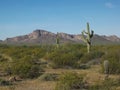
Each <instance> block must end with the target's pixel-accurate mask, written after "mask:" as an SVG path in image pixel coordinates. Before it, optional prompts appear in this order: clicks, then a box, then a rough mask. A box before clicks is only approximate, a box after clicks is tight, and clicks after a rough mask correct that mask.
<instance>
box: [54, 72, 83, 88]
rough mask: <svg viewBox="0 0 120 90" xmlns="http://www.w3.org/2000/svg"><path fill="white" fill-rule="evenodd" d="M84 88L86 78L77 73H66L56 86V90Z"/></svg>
mask: <svg viewBox="0 0 120 90" xmlns="http://www.w3.org/2000/svg"><path fill="white" fill-rule="evenodd" d="M83 88H84V78H83V76H82V75H79V74H77V73H72V72H69V73H64V74H63V75H61V77H60V78H59V81H58V83H57V84H56V87H55V90H73V89H83Z"/></svg>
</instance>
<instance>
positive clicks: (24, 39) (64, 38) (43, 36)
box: [0, 29, 120, 44]
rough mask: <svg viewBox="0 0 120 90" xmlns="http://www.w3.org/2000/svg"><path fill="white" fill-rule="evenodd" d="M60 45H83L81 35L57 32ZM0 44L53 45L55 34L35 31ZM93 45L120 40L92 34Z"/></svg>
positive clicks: (116, 42)
mask: <svg viewBox="0 0 120 90" xmlns="http://www.w3.org/2000/svg"><path fill="white" fill-rule="evenodd" d="M58 36H59V38H60V43H66V42H69V43H83V41H82V39H81V34H67V33H63V32H59V33H58ZM0 43H5V44H55V43H56V34H55V33H52V32H49V31H47V30H41V29H36V30H34V31H33V32H32V33H29V34H27V35H21V36H16V37H12V38H7V39H5V40H4V41H0ZM92 43H93V44H120V38H119V37H117V36H116V35H111V36H106V35H98V34H94V36H93V38H92Z"/></svg>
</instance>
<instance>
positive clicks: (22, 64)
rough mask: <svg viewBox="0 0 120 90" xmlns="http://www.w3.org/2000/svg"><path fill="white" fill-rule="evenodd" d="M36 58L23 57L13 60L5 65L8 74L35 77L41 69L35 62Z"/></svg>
mask: <svg viewBox="0 0 120 90" xmlns="http://www.w3.org/2000/svg"><path fill="white" fill-rule="evenodd" d="M35 62H36V60H32V59H30V58H28V57H24V58H23V59H20V60H14V61H13V62H11V63H9V66H6V67H5V71H6V72H7V73H8V74H13V75H18V76H20V77H21V78H35V77H38V76H39V75H40V74H41V73H42V71H43V69H42V68H41V67H40V66H39V65H37V64H35Z"/></svg>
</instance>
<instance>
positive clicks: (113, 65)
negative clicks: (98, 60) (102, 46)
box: [102, 50, 120, 74]
mask: <svg viewBox="0 0 120 90" xmlns="http://www.w3.org/2000/svg"><path fill="white" fill-rule="evenodd" d="M103 60H108V61H109V73H110V74H120V53H119V51H118V50H112V51H111V52H108V53H107V54H106V55H105V56H104V57H103ZM102 67H103V66H102ZM102 70H103V71H104V68H102Z"/></svg>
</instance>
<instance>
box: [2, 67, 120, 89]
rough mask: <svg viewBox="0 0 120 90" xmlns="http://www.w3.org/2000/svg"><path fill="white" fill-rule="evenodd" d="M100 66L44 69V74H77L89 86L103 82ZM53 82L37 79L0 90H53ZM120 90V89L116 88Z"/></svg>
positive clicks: (113, 76)
mask: <svg viewBox="0 0 120 90" xmlns="http://www.w3.org/2000/svg"><path fill="white" fill-rule="evenodd" d="M100 70H101V68H100V66H98V65H96V66H92V67H91V68H90V69H86V70H79V69H46V72H45V73H56V74H62V73H64V72H77V73H80V74H85V75H86V80H87V81H88V83H89V84H95V83H97V82H100V81H102V80H104V75H103V74H101V73H100ZM110 77H111V78H117V77H118V75H110ZM55 83H56V82H54V81H40V80H39V79H34V80H25V81H21V82H17V83H16V85H13V86H7V87H6V86H0V90H54V87H55ZM118 90H120V87H118Z"/></svg>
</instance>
